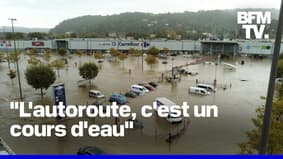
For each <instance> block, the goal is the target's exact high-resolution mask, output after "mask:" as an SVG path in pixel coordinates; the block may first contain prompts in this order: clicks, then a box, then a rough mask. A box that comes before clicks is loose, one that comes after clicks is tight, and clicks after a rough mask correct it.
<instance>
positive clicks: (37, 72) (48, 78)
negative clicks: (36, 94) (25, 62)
mask: <svg viewBox="0 0 283 159" xmlns="http://www.w3.org/2000/svg"><path fill="white" fill-rule="evenodd" d="M25 77H26V80H27V83H28V84H29V85H31V86H32V87H33V88H35V89H40V93H41V98H42V97H43V89H45V90H47V89H48V88H49V87H50V85H51V84H53V83H54V82H55V80H56V75H55V73H54V71H53V70H52V69H51V68H49V67H48V66H46V65H43V64H40V65H32V66H29V67H28V68H27V70H26V71H25Z"/></svg>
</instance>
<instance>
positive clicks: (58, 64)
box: [48, 59, 65, 77]
mask: <svg viewBox="0 0 283 159" xmlns="http://www.w3.org/2000/svg"><path fill="white" fill-rule="evenodd" d="M48 66H49V67H52V68H54V69H56V71H57V75H58V77H60V69H63V68H64V67H65V62H64V61H62V60H60V59H57V60H54V61H52V62H50V64H49V65H48Z"/></svg>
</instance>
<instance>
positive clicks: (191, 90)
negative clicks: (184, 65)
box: [189, 87, 210, 95]
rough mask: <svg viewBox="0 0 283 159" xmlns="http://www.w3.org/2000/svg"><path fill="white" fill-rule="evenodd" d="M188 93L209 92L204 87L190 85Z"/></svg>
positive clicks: (203, 93)
mask: <svg viewBox="0 0 283 159" xmlns="http://www.w3.org/2000/svg"><path fill="white" fill-rule="evenodd" d="M189 93H194V94H200V95H209V94H210V93H209V92H208V91H207V90H206V89H204V88H199V87H190V88H189Z"/></svg>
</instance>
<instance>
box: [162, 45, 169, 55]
mask: <svg viewBox="0 0 283 159" xmlns="http://www.w3.org/2000/svg"><path fill="white" fill-rule="evenodd" d="M163 53H164V54H166V55H167V54H168V53H169V49H168V48H167V47H165V48H163Z"/></svg>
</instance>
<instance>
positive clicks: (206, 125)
mask: <svg viewBox="0 0 283 159" xmlns="http://www.w3.org/2000/svg"><path fill="white" fill-rule="evenodd" d="M171 58H172V57H170V58H169V59H168V64H166V65H165V64H162V60H159V63H158V64H156V65H154V66H153V67H152V69H151V67H150V66H148V65H147V64H146V63H144V71H143V72H142V64H141V57H139V58H137V57H129V58H128V59H127V60H125V61H124V63H123V62H120V63H116V62H108V61H107V60H105V61H104V62H103V63H101V64H98V65H100V67H101V70H100V72H99V74H98V76H97V77H96V78H95V80H93V82H92V83H93V86H92V88H90V87H89V86H86V87H78V86H77V83H76V81H78V80H80V79H81V78H80V76H79V73H78V68H76V66H75V65H74V63H75V62H77V63H83V62H88V61H93V62H95V61H97V60H95V59H94V58H93V57H90V56H83V57H81V58H78V57H76V56H74V57H73V59H70V60H69V64H68V68H67V69H63V70H61V71H60V78H57V80H56V83H59V82H64V83H65V86H66V97H67V104H91V103H93V102H94V101H95V100H94V99H93V98H89V97H88V90H89V89H98V90H100V91H101V92H102V93H103V94H105V95H106V97H109V96H110V95H111V94H112V93H113V92H121V93H125V92H126V91H127V90H129V88H130V86H131V85H132V84H137V83H142V82H148V81H156V80H158V79H160V77H161V74H162V73H163V72H164V71H166V70H169V69H170V68H171V67H172V66H178V65H184V64H186V63H191V62H193V61H195V59H190V58H183V57H182V56H177V57H174V60H172V59H171ZM26 60H27V57H22V58H21V62H20V66H21V73H22V76H21V79H22V81H23V94H24V96H25V101H34V102H35V103H40V101H41V99H40V95H39V91H35V90H34V89H33V88H31V87H30V86H29V85H27V84H26V80H25V79H24V69H25V68H26V65H27V63H26ZM244 60H245V65H236V66H237V70H236V71H235V72H231V71H225V70H224V69H223V65H222V64H220V65H217V66H215V65H211V64H197V65H190V66H187V67H184V68H185V69H188V70H191V71H197V72H199V74H198V75H196V76H190V75H188V76H182V77H181V81H178V82H176V83H168V82H165V81H164V82H161V83H160V84H159V86H158V87H157V89H156V90H155V91H152V92H149V93H147V94H146V95H144V96H139V97H137V98H133V99H129V98H128V104H129V105H130V106H131V108H132V111H133V112H136V113H137V118H138V120H139V121H141V122H142V123H143V125H144V128H143V129H142V130H141V129H137V130H128V131H127V132H126V136H125V137H123V138H114V137H113V138H103V137H96V138H94V137H88V136H85V137H81V138H74V137H71V136H66V137H64V138H57V137H47V138H36V137H31V138H27V137H20V138H15V137H11V136H10V133H9V127H10V125H11V124H13V123H32V122H33V121H32V120H31V121H29V120H22V119H19V118H18V117H17V116H16V115H17V114H16V112H14V111H11V110H9V101H12V100H15V98H16V97H17V92H18V86H17V81H16V80H13V82H11V80H10V79H9V78H8V76H7V75H6V74H7V70H8V68H7V64H6V63H0V74H1V76H0V88H1V89H0V121H1V125H0V136H1V137H2V138H3V139H4V140H5V141H6V142H7V144H8V145H9V146H10V147H11V148H12V149H13V150H14V151H15V152H16V153H17V154H37V153H41V154H57V153H60V154H61V153H63V154H74V153H76V152H77V150H78V148H79V147H82V146H86V145H91V146H97V147H99V148H100V149H103V150H104V151H105V152H106V153H122V154H128V153H139V154H142V153H155V154H161V153H165V154H166V153H189V154H197V153H202V154H203V153H204V154H211V153H221V154H228V153H237V152H238V150H239V149H238V146H237V144H238V143H240V142H241V141H244V140H245V134H244V132H245V131H247V130H249V129H251V128H252V123H251V118H252V117H254V115H255V109H256V107H257V106H259V105H261V104H263V101H262V100H261V99H260V96H266V90H267V84H268V77H269V73H270V63H271V61H270V60H269V59H265V60H258V61H254V60H250V59H248V58H244ZM237 61H239V59H234V60H231V61H226V62H229V63H232V64H235V63H236V62H237ZM12 67H14V66H13V65H12ZM129 69H131V74H129ZM215 77H216V79H217V89H218V90H217V91H216V93H212V94H210V95H208V96H198V95H194V94H189V93H188V88H189V87H190V86H195V85H196V80H198V81H199V83H213V80H214V79H215ZM230 85H231V88H230ZM223 87H227V89H225V90H224V89H222V88H223ZM156 97H167V98H169V99H171V100H172V101H174V102H175V103H176V104H182V102H183V101H187V102H188V103H189V104H190V105H202V104H215V105H217V106H218V109H219V117H218V118H205V119H202V118H194V117H190V118H187V119H186V120H185V121H184V122H183V123H181V124H173V125H172V124H170V123H168V122H167V121H166V120H165V119H162V118H159V117H157V116H154V117H153V118H143V117H142V116H141V114H140V108H141V106H143V105H145V104H149V105H151V104H152V102H153V101H154V99H155V98H156ZM44 100H45V101H47V102H48V101H49V102H51V104H52V101H53V92H52V89H51V87H50V88H49V89H48V90H47V91H46V95H45V98H44ZM78 120H82V119H68V120H65V121H62V123H64V124H66V125H70V124H72V123H76V122H78ZM83 120H87V121H89V122H90V123H96V124H99V125H100V124H103V123H114V119H100V118H95V119H89V118H84V119H83ZM122 120H126V119H122ZM40 122H44V121H40ZM47 122H49V121H47ZM169 133H171V134H177V133H179V134H180V135H179V136H177V137H176V138H175V139H174V140H173V141H172V142H171V143H168V142H166V139H167V138H168V134H169Z"/></svg>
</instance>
